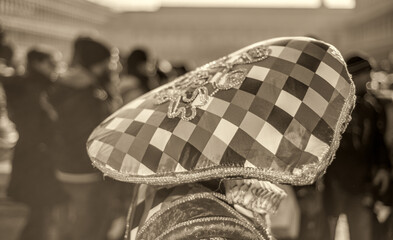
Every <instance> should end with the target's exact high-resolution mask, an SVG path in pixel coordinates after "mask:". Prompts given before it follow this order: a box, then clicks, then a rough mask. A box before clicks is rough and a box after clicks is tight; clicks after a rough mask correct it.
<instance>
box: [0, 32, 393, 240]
mask: <svg viewBox="0 0 393 240" xmlns="http://www.w3.org/2000/svg"><path fill="white" fill-rule="evenodd" d="M4 34H5V33H4V32H1V30H0V80H1V85H2V89H4V91H3V90H1V91H0V137H1V139H0V144H1V148H2V149H10V148H13V149H14V156H13V159H12V173H11V177H10V182H9V186H8V196H9V198H10V199H11V200H13V201H17V202H21V203H24V204H26V206H28V208H29V215H28V218H27V222H26V225H25V226H24V228H23V230H22V231H21V233H20V237H19V239H21V240H33V239H34V240H45V239H53V240H56V239H61V240H62V239H66V240H73V239H74V240H80V239H84V240H89V239H92V240H93V239H94V240H101V239H102V240H104V239H122V238H123V233H124V227H125V223H126V220H125V218H126V212H127V209H128V206H129V204H130V199H131V197H132V196H131V195H132V193H133V191H132V188H133V185H132V184H128V183H119V182H115V181H112V180H110V179H107V178H103V177H102V174H100V173H99V172H98V170H96V169H94V168H93V167H92V165H91V163H90V160H89V157H88V155H87V153H86V149H85V143H86V140H87V138H88V136H89V134H90V133H91V132H92V130H93V129H94V128H95V127H96V126H97V125H98V124H99V123H101V122H102V121H103V120H104V119H105V118H106V117H107V116H109V115H110V114H111V113H113V112H114V111H116V110H117V109H118V108H120V107H121V106H122V105H124V104H126V103H127V102H129V101H131V100H133V99H135V98H137V97H139V96H141V95H143V94H144V93H147V92H148V91H150V90H152V89H154V88H156V87H159V86H160V85H162V84H165V83H167V82H169V81H172V80H173V79H175V78H176V77H178V76H180V75H182V74H184V73H186V72H187V71H188V70H189V69H187V66H186V65H174V64H171V63H170V62H169V61H167V60H163V59H157V58H152V57H151V55H150V53H149V52H148V51H147V50H146V49H143V48H137V49H133V50H131V51H130V52H129V54H124V53H120V52H119V50H118V49H117V48H115V47H114V46H110V45H109V44H107V43H105V41H102V40H101V39H97V38H94V37H91V36H80V37H78V38H76V39H75V41H74V42H73V53H72V59H71V61H70V63H65V62H64V61H63V59H62V53H60V52H59V51H57V50H56V49H53V48H51V47H48V46H34V47H32V48H30V49H29V50H28V52H27V54H26V61H25V64H24V66H17V65H15V64H14V61H13V49H12V47H10V46H11V45H9V44H8V43H6V42H5V41H4V38H3V36H4ZM124 56H126V57H124ZM347 64H348V69H349V72H350V73H351V74H352V76H353V80H354V82H355V85H356V89H357V92H356V94H357V105H356V108H355V110H354V112H353V114H352V121H351V123H350V125H349V127H348V129H347V131H346V132H345V134H344V135H343V139H342V143H341V146H340V149H339V150H338V152H337V155H336V160H335V161H334V162H333V164H332V165H331V166H330V167H329V168H328V170H327V174H326V176H325V178H324V179H321V180H320V181H318V182H317V183H316V184H315V185H312V186H306V187H296V188H295V189H294V195H293V198H294V201H295V202H296V204H297V206H298V207H299V209H300V220H299V223H298V231H296V233H295V234H292V233H289V232H288V233H285V232H284V233H281V236H280V239H301V240H308V239H313V240H315V239H321V240H325V239H326V240H329V239H334V235H335V231H336V225H337V221H338V218H339V217H340V216H342V215H344V214H345V216H346V219H347V222H348V227H349V232H350V235H351V239H352V240H362V239H364V240H371V239H373V240H389V239H393V213H392V204H393V177H392V174H393V172H392V167H391V166H392V162H391V161H392V160H393V158H392V156H391V155H392V150H393V129H392V128H393V126H392V119H393V105H392V99H393V52H392V54H391V59H390V61H389V60H384V61H382V62H381V63H377V62H375V61H374V60H372V59H371V58H370V57H369V56H367V55H364V54H361V53H356V54H352V55H350V56H348V57H347ZM18 136H19V139H18ZM284 217H285V216H284ZM273 228H274V226H273Z"/></svg>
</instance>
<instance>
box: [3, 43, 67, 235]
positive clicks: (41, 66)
mask: <svg viewBox="0 0 393 240" xmlns="http://www.w3.org/2000/svg"><path fill="white" fill-rule="evenodd" d="M56 53H57V52H56V51H55V50H52V49H50V48H47V47H33V48H32V49H30V50H29V51H28V53H27V66H26V70H27V71H26V73H25V74H24V75H23V76H17V77H14V78H11V79H7V81H5V82H4V87H5V90H6V95H7V100H8V106H9V111H10V117H11V119H12V120H13V121H14V122H15V124H16V127H17V130H18V132H19V135H20V139H19V142H18V143H17V145H16V148H15V152H14V159H13V162H12V173H11V179H10V183H9V187H8V194H9V196H10V197H11V198H12V199H13V200H15V201H18V202H22V203H25V204H26V205H27V206H28V207H29V210H30V211H29V215H28V218H27V222H26V225H25V227H24V229H23V230H22V233H21V235H20V238H19V239H21V240H30V239H31V240H33V239H34V240H45V239H53V238H52V237H51V236H50V233H49V232H50V231H51V230H50V227H49V226H50V223H51V222H52V220H51V216H52V209H53V207H54V206H55V205H56V204H58V203H60V202H61V201H63V200H64V199H65V194H64V192H63V191H62V188H61V186H60V183H59V182H58V181H57V180H56V178H55V175H54V162H53V159H52V158H51V152H50V143H51V142H52V141H53V124H52V123H53V120H54V119H53V118H52V117H53V115H52V113H53V111H52V110H51V109H50V108H49V107H48V106H49V104H48V103H47V98H46V93H47V90H48V89H49V87H50V86H51V85H52V84H53V80H54V76H55V75H56V74H55V73H56V58H55V56H56Z"/></svg>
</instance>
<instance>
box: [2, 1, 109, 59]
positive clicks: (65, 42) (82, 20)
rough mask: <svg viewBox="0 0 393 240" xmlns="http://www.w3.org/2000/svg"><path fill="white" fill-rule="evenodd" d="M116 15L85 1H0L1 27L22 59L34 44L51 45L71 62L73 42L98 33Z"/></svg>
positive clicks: (17, 56) (18, 56) (17, 55)
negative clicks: (88, 34) (79, 35)
mask: <svg viewBox="0 0 393 240" xmlns="http://www.w3.org/2000/svg"><path fill="white" fill-rule="evenodd" d="M112 14H113V12H112V11H111V10H110V9H109V8H107V7H103V6H100V5H97V4H94V3H91V2H88V1H85V0H1V1H0V24H1V25H2V26H3V28H4V30H5V32H6V40H7V41H8V42H9V43H11V44H12V45H13V46H15V50H16V52H15V53H16V58H18V59H20V58H22V57H23V56H24V54H25V52H26V49H27V48H28V47H30V46H31V45H34V44H46V45H51V46H53V47H55V48H57V49H59V50H60V51H62V52H63V54H65V57H66V58H68V57H69V55H70V47H71V45H70V43H71V41H72V39H74V38H75V37H76V36H77V35H78V34H81V33H90V34H91V33H94V32H95V31H97V29H99V28H100V26H101V25H103V24H104V23H105V22H106V21H108V19H110V17H111V16H112Z"/></svg>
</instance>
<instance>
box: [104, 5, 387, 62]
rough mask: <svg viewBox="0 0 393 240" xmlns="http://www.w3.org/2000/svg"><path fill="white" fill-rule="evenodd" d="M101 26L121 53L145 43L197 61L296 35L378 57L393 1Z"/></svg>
mask: <svg viewBox="0 0 393 240" xmlns="http://www.w3.org/2000/svg"><path fill="white" fill-rule="evenodd" d="M322 3H323V1H322ZM103 30H104V34H105V36H106V37H107V38H109V39H110V41H111V42H112V43H113V44H114V45H116V46H118V47H120V49H121V50H123V51H128V50H130V49H131V48H132V47H136V46H145V47H147V48H148V49H151V51H152V52H154V53H155V54H157V55H158V56H159V57H162V58H166V59H169V60H172V61H175V62H176V61H181V60H183V59H185V60H189V59H191V60H193V61H195V65H199V64H202V63H205V62H208V61H210V60H213V59H215V58H217V57H219V56H222V55H224V54H228V53H230V52H232V51H234V50H237V49H239V48H241V47H243V46H245V45H248V44H250V43H253V42H257V41H261V40H263V39H267V38H271V37H279V36H299V35H301V36H304V35H312V36H315V37H318V38H320V39H321V40H325V41H327V42H330V43H332V44H334V45H336V46H337V47H338V48H339V49H340V50H341V51H342V52H343V53H344V54H346V53H349V52H352V51H354V50H359V49H361V50H363V51H365V52H367V53H369V54H370V55H372V56H375V57H376V58H377V59H379V60H380V59H383V58H386V55H387V54H388V52H389V51H390V50H391V49H393V41H392V39H393V1H392V0H357V1H356V7H355V8H354V9H329V8H327V7H326V6H325V5H324V4H322V5H321V7H319V8H316V9H314V8H310V9H304V8H303V9H302V8H292V9H289V8H287V9H286V8H271V9H269V8H255V9H251V8H238V9H235V8H180V7H177V8H176V7H163V8H161V9H159V10H158V11H156V12H126V13H120V14H118V15H116V16H115V17H114V18H113V19H112V20H111V21H109V22H108V23H107V24H106V25H105V26H104V27H103Z"/></svg>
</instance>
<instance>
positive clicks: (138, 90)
mask: <svg viewBox="0 0 393 240" xmlns="http://www.w3.org/2000/svg"><path fill="white" fill-rule="evenodd" d="M125 65H126V69H125V70H126V74H124V75H123V77H122V80H121V84H120V89H121V94H122V97H123V100H124V102H125V103H127V102H129V101H131V100H133V99H135V98H137V97H139V96H141V95H143V94H145V93H147V92H148V91H150V90H152V89H154V88H156V87H157V86H159V83H158V81H157V79H156V78H154V77H153V76H154V75H155V66H154V65H153V63H152V61H151V60H150V59H149V56H148V53H147V51H146V50H144V49H142V48H137V49H134V50H133V51H132V52H131V53H130V55H129V56H128V57H127V62H126V64H125Z"/></svg>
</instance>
